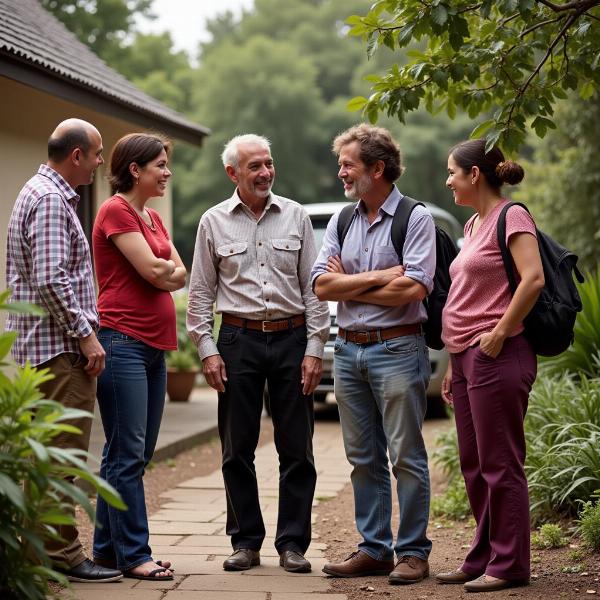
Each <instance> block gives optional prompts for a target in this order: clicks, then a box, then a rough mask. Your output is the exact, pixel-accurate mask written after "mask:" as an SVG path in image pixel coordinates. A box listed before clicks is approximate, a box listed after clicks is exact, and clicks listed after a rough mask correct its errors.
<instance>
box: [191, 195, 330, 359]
mask: <svg viewBox="0 0 600 600" xmlns="http://www.w3.org/2000/svg"><path fill="white" fill-rule="evenodd" d="M316 256H317V250H316V247H315V240H314V233H313V229H312V225H311V222H310V217H309V216H308V215H307V213H306V211H305V210H304V208H302V206H301V205H300V204H298V203H297V202H294V201H293V200H288V199H287V198H283V197H281V196H275V195H274V194H271V195H270V196H269V198H268V200H267V204H266V207H265V211H264V213H263V214H262V215H261V216H260V218H258V217H256V215H254V213H253V212H252V211H251V210H250V209H249V208H248V207H247V206H246V205H245V204H244V203H243V202H242V201H241V200H240V197H239V196H238V194H237V190H236V192H235V193H234V194H233V196H232V197H231V198H230V199H229V200H225V201H224V202H221V203H220V204H217V205H216V206H213V207H212V208H211V209H209V210H208V211H206V212H205V213H204V215H203V216H202V219H201V220H200V224H199V226H198V235H197V238H196V247H195V250H194V263H193V266H192V274H191V278H190V291H189V304H188V316H187V325H188V331H189V333H190V337H191V338H192V339H193V340H194V342H195V343H196V345H197V346H198V352H199V354H200V357H201V358H202V359H204V358H206V357H207V356H211V355H213V354H218V353H219V352H218V350H217V346H216V344H215V342H214V340H213V337H212V330H213V304H216V306H215V309H216V311H217V312H218V313H229V314H232V315H235V316H237V317H242V318H246V319H255V320H261V321H273V320H276V319H284V318H289V317H291V316H294V315H298V314H305V316H306V329H307V335H308V343H307V347H306V355H308V356H316V357H318V358H321V357H322V355H323V346H324V344H325V342H326V341H327V336H328V334H329V310H328V307H327V303H326V302H320V301H319V300H318V298H317V297H316V296H315V295H314V293H313V291H312V288H311V284H310V270H311V267H312V265H313V262H314V260H315V258H316Z"/></svg>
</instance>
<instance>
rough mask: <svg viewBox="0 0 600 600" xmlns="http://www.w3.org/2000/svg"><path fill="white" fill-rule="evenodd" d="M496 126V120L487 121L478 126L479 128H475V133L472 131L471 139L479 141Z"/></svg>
mask: <svg viewBox="0 0 600 600" xmlns="http://www.w3.org/2000/svg"><path fill="white" fill-rule="evenodd" d="M495 124H496V121H494V119H488V120H487V121H484V122H483V123H480V124H479V125H477V127H475V129H473V131H471V135H470V136H469V137H470V138H471V139H479V138H480V137H483V136H484V135H485V134H486V133H487V132H488V131H489V130H490V128H491V127H493V126H494V125H495Z"/></svg>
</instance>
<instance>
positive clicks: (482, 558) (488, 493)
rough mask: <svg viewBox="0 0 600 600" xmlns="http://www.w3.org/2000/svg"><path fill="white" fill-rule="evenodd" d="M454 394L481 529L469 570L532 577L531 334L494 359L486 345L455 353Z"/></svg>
mask: <svg viewBox="0 0 600 600" xmlns="http://www.w3.org/2000/svg"><path fill="white" fill-rule="evenodd" d="M451 360H452V395H453V398H454V412H455V415H456V428H457V432H458V447H459V454H460V465H461V470H462V473H463V476H464V478H465V484H466V488H467V495H468V497H469V502H470V504H471V509H472V510H473V515H474V516H475V521H476V523H477V529H476V532H475V538H474V540H473V543H472V545H471V548H470V550H469V552H468V554H467V557H466V559H465V561H464V564H463V566H462V567H461V569H462V570H463V571H464V572H465V573H468V574H470V575H477V576H478V575H481V574H483V573H486V574H488V575H491V576H492V577H500V578H501V579H526V578H528V577H529V567H530V563H529V494H528V491H527V479H526V477H525V470H524V467H523V464H524V461H525V434H524V431H523V420H524V418H525V413H526V412H527V403H528V397H529V392H530V390H531V386H532V385H533V382H534V380H535V376H536V372H537V361H536V356H535V354H534V352H533V350H532V349H531V346H530V345H529V342H528V341H527V340H526V339H525V337H524V336H523V335H517V336H515V337H512V338H508V339H507V340H506V341H505V342H504V346H503V348H502V351H501V352H500V354H499V355H498V356H497V357H496V358H495V359H494V358H491V357H489V356H487V355H485V354H484V353H483V352H482V351H481V350H480V349H479V346H473V347H471V348H468V349H467V350H465V351H464V352H460V353H458V354H453V355H452V356H451Z"/></svg>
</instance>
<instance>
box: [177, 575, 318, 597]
mask: <svg viewBox="0 0 600 600" xmlns="http://www.w3.org/2000/svg"><path fill="white" fill-rule="evenodd" d="M328 588H329V583H328V582H327V580H326V579H325V578H323V577H301V576H299V575H291V574H285V575H279V576H273V577H270V576H265V577H253V576H250V575H247V574H246V572H245V571H242V572H241V573H239V574H238V573H225V574H223V575H190V576H189V577H187V578H186V579H185V580H184V581H183V582H182V583H181V585H180V586H179V588H178V589H179V590H182V591H183V590H198V591H201V590H204V591H209V590H215V591H236V590H239V591H243V592H263V591H264V592H325V591H327V589H328Z"/></svg>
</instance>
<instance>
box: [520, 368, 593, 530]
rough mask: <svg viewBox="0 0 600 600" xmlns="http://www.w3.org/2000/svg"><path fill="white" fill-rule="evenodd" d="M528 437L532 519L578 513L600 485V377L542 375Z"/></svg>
mask: <svg viewBox="0 0 600 600" xmlns="http://www.w3.org/2000/svg"><path fill="white" fill-rule="evenodd" d="M525 435H526V439H527V459H526V462H525V470H526V472H527V478H528V481H529V494H530V501H531V511H532V513H533V517H534V520H540V519H542V518H547V517H550V518H552V516H553V515H556V514H557V513H558V514H563V515H565V516H574V515H576V514H577V508H578V505H579V501H580V500H583V501H587V500H589V499H591V497H592V495H593V493H594V491H595V490H596V489H598V487H600V378H596V379H587V378H586V377H585V376H582V377H581V379H579V380H577V379H576V378H575V377H574V376H573V375H570V374H566V375H563V376H562V377H560V378H545V377H541V378H539V379H538V381H537V382H536V384H535V386H534V388H533V390H532V393H531V395H530V399H529V411H528V414H527V418H526V420H525Z"/></svg>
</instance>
